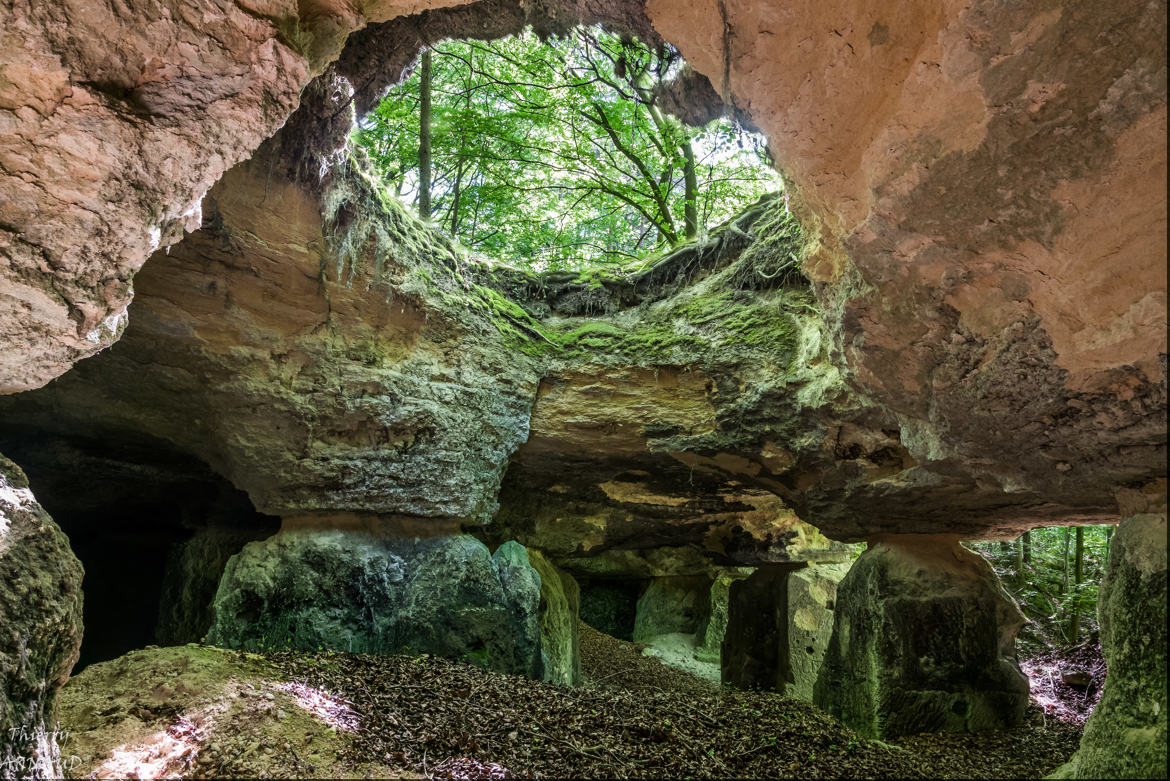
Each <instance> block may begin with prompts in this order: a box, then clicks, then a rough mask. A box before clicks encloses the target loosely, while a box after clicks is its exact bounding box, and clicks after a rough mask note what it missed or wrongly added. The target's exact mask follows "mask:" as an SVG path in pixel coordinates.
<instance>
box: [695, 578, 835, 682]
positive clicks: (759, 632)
mask: <svg viewBox="0 0 1170 781" xmlns="http://www.w3.org/2000/svg"><path fill="white" fill-rule="evenodd" d="M849 567H850V564H849V562H837V563H817V564H809V565H808V566H805V567H799V568H793V567H791V566H783V567H774V566H769V567H761V568H760V569H759V570H756V572H754V573H752V574H751V575H750V576H748V577H747V578H746V579H744V578H743V576H742V575H740V574H739V573H729V574H728V575H727V576H724V578H723V580H724V582H726V584H727V585H726V586H722V587H721V588H719V589H718V591H719V592H724V593H726V594H727V595H726V596H723V597H722V599H723V600H724V605H723V611H724V617H723V624H724V629H723V633H722V634H721V635H720V636H719V639H720V640H722V641H723V643H722V645H721V646H720V645H714V642H713V640H714V638H711V639H709V640H708V643H707V644H708V646H711V645H714V654H710V652H709V651H707V652H706V653H707V654H710V656H711V657H713V660H714V661H721V667H722V669H721V676H720V677H721V679H722V680H723V681H725V682H727V683H732V684H734V685H736V686H740V687H744V688H756V687H759V688H766V689H772V690H774V691H778V692H781V693H782V694H784V696H786V697H793V698H796V699H801V700H807V701H810V702H811V701H812V699H813V686H814V684H815V683H816V679H817V674H818V673H819V672H820V667H821V661H822V659H823V658H824V654H825V648H826V647H827V646H828V644H829V637H830V635H831V633H832V628H833V609H834V607H835V599H836V594H837V584H838V582H840V580H841V579H842V578H844V577H845V574H846V573H847V572H848V571H849ZM737 581H739V582H737ZM719 585H720V583H719V581H716V586H719ZM724 590H726V591H724ZM716 595H717V589H716V587H715V586H713V587H712V597H711V598H712V603H713V605H714V603H715V599H716ZM712 609H713V610H714V609H715V608H714V607H713V608H712ZM709 634H710V630H709ZM720 656H722V659H721V658H720Z"/></svg>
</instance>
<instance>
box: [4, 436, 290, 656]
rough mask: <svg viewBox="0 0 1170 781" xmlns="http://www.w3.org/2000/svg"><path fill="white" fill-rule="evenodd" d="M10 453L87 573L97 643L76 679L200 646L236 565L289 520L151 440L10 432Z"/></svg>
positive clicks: (90, 623) (85, 646)
mask: <svg viewBox="0 0 1170 781" xmlns="http://www.w3.org/2000/svg"><path fill="white" fill-rule="evenodd" d="M3 429H4V433H3V435H2V437H0V447H3V449H4V452H6V453H11V454H12V455H13V457H14V458H17V459H19V462H20V463H21V465H22V467H23V469H24V470H25V473H26V474H27V475H28V479H29V484H30V486H31V487H32V489H33V491H34V492H35V493H36V495H37V496H38V498H39V501H40V502H42V504H43V506H44V507H45V509H46V510H48V511H49V512H50V513H51V514H52V516H53V518H54V520H56V522H57V524H58V525H59V526H60V527H61V530H62V531H64V532H65V533H66V534H67V535H68V536H69V544H70V547H71V548H72V549H73V551H74V552H75V553H76V554H77V557H78V559H80V561H81V564H82V566H83V567H84V569H85V577H84V579H83V581H82V589H83V591H84V611H83V618H82V620H83V621H84V624H85V627H86V632H85V637H84V640H83V642H82V644H81V651H80V656H79V657H78V660H77V663H76V664H75V665H74V668H73V672H74V673H79V672H81V671H82V670H83V669H85V668H86V667H87V666H88V665H90V664H93V663H94V662H104V661H107V660H109V659H114V658H116V657H118V656H121V655H122V654H124V653H126V652H128V651H131V650H134V649H136V648H142V647H144V646H147V645H155V644H161V645H177V644H183V643H188V642H199V641H200V640H201V639H202V637H203V635H205V634H206V632H207V630H208V629H209V628H210V626H211V617H210V608H211V602H212V600H213V598H214V597H215V590H216V588H217V587H218V585H219V576H220V575H221V574H222V572H223V567H224V565H225V564H226V563H227V559H228V558H229V557H231V556H232V555H234V554H235V553H238V552H239V550H240V549H241V548H243V546H244V545H245V544H246V543H247V542H249V541H251V540H258V539H263V538H265V537H268V536H269V535H271V534H272V533H274V532H275V531H276V530H277V529H278V528H279V519H277V518H273V517H271V516H265V515H263V514H261V513H257V512H256V510H255V509H254V508H253V507H252V505H251V503H250V502H249V501H248V498H247V496H246V495H244V494H243V493H241V492H240V491H237V490H235V489H234V488H232V486H231V485H230V484H229V483H227V481H225V480H224V479H223V478H222V477H220V476H218V475H217V474H215V473H214V472H212V471H211V470H210V469H209V468H208V467H207V465H206V464H203V463H201V462H200V461H198V460H197V459H194V458H192V457H191V456H189V455H187V454H185V453H183V452H181V451H176V450H175V449H174V448H172V447H170V446H168V445H167V443H165V442H161V441H159V440H155V439H151V438H141V439H137V440H135V439H118V438H117V437H116V436H114V437H108V436H102V433H101V432H99V431H95V430H92V429H90V430H86V429H84V428H81V429H75V430H73V431H72V432H70V433H69V434H68V435H61V436H53V435H47V434H46V433H45V432H44V431H38V430H35V429H34V430H29V429H26V428H22V426H21V425H20V424H19V422H18V421H13V420H5V421H4V423H3Z"/></svg>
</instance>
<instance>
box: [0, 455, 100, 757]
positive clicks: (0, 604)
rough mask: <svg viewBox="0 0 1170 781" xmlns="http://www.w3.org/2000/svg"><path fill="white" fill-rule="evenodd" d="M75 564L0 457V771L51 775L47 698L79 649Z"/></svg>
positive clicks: (17, 474) (54, 746)
mask: <svg viewBox="0 0 1170 781" xmlns="http://www.w3.org/2000/svg"><path fill="white" fill-rule="evenodd" d="M82 574H83V573H82V569H81V562H79V561H78V560H77V558H76V557H75V556H74V555H73V552H72V551H71V550H69V540H68V538H66V537H65V535H64V534H63V533H62V532H61V530H60V529H59V528H57V524H55V523H53V519H52V518H50V517H49V514H48V513H46V512H45V511H44V510H43V509H41V506H40V505H39V504H37V501H36V499H35V498H34V497H33V494H32V491H31V490H29V487H28V479H27V478H26V477H25V476H24V473H23V472H22V471H21V470H20V467H18V466H16V464H14V463H12V462H11V461H9V460H8V459H7V458H4V456H2V455H0V769H2V771H0V772H3V775H4V776H5V777H15V778H26V777H27V778H34V777H42V778H43V777H59V776H61V775H62V771H61V768H60V766H59V765H56V764H55V763H54V759H59V753H55V752H59V751H60V743H59V742H57V741H54V740H53V739H51V738H46V730H48V731H50V732H51V731H52V730H53V729H54V723H53V713H54V703H53V698H54V696H55V695H56V692H57V689H58V688H60V687H61V685H62V684H64V683H65V680H66V679H67V678H68V677H69V671H70V670H71V669H72V668H73V663H74V662H76V661H77V656H78V653H79V651H80V649H81V578H82Z"/></svg>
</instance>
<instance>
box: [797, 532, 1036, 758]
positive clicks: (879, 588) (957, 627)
mask: <svg viewBox="0 0 1170 781" xmlns="http://www.w3.org/2000/svg"><path fill="white" fill-rule="evenodd" d="M1023 623H1024V616H1023V614H1021V613H1020V610H1019V608H1018V607H1017V606H1016V603H1015V602H1014V601H1013V600H1012V599H1011V597H1009V596H1008V595H1007V593H1006V592H1005V591H1004V590H1003V587H1002V586H1000V584H999V580H998V578H997V577H996V575H995V572H994V571H992V569H991V566H990V565H989V564H988V563H987V561H986V560H984V559H983V557H981V556H979V555H978V554H976V553H972V552H971V551H969V550H967V549H966V548H963V547H962V546H961V545H959V540H958V539H957V538H956V537H953V536H947V535H939V536H927V535H923V536H919V535H905V536H898V537H885V538H881V539H880V540H879V541H875V542H873V543H871V544H870V547H869V548H868V550H866V551H865V552H864V553H862V554H861V557H860V558H858V559H857V561H856V562H854V563H853V566H852V568H851V569H850V570H849V574H848V575H846V576H845V578H844V579H843V580H842V581H841V583H840V584H839V585H838V587H837V597H836V604H835V608H834V612H833V634H832V637H831V639H830V641H829V647H828V650H827V651H826V652H825V657H824V661H823V662H822V664H821V669H820V672H819V674H818V676H817V681H816V685H815V687H814V702H815V703H816V704H817V705H819V706H820V707H822V708H824V709H825V710H826V711H828V712H829V713H832V714H833V715H835V716H837V717H838V718H840V719H841V720H842V721H843V722H845V723H846V724H847V725H849V726H850V727H852V728H853V729H855V730H857V732H858V733H860V734H862V735H866V736H868V737H879V738H880V737H893V736H897V735H906V734H914V733H918V732H936V731H940V730H985V729H1003V728H1008V727H1011V726H1014V725H1017V724H1019V723H1020V721H1021V720H1022V719H1023V715H1024V706H1025V705H1026V704H1027V702H1028V681H1027V679H1026V678H1025V677H1024V674H1023V673H1022V672H1021V671H1020V667H1019V662H1018V660H1017V659H1016V650H1015V637H1016V632H1017V631H1019V628H1020V627H1021V626H1023Z"/></svg>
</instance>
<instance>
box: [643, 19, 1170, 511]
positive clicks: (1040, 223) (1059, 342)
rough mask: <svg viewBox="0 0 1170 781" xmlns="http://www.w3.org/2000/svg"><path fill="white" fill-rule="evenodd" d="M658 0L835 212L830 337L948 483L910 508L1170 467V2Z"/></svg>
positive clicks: (1140, 476) (814, 266)
mask: <svg viewBox="0 0 1170 781" xmlns="http://www.w3.org/2000/svg"><path fill="white" fill-rule="evenodd" d="M647 11H648V13H649V15H650V18H651V20H652V21H653V22H654V25H655V27H656V29H657V30H658V31H659V32H660V33H661V34H662V35H663V36H664V37H666V38H667V39H668V40H670V41H672V42H673V43H675V44H677V45H678V46H679V47H680V49H681V51H682V53H683V54H684V55H685V56H686V58H687V59H688V61H689V62H690V63H691V64H692V65H693V66H694V67H695V68H696V69H697V70H699V71H700V72H702V73H705V74H707V75H708V76H709V77H710V79H711V81H712V83H713V84H714V85H715V87H716V88H717V89H718V91H719V92H720V94H721V95H722V98H723V99H724V100H725V101H728V102H734V103H736V104H738V105H739V106H742V107H744V108H745V109H746V110H747V111H748V113H750V114H751V116H752V117H753V118H754V120H755V122H756V123H757V124H758V125H759V126H760V127H761V128H762V129H763V130H764V131H765V132H766V133H767V134H768V136H769V138H770V139H771V142H772V149H773V152H774V154H775V155H776V158H777V162H778V165H779V168H780V169H781V170H782V171H783V172H784V174H785V177H786V181H787V182H788V183H789V193H790V196H791V197H792V200H793V203H794V204H795V207H796V208H797V210H798V211H799V212H800V214H801V215H802V217H803V218H804V220H805V226H806V228H807V229H809V230H814V229H815V230H817V231H818V237H817V243H816V244H815V247H816V250H817V251H816V252H814V253H812V255H811V257H810V258H809V260H808V261H807V262H806V263H805V267H806V269H807V271H808V273H809V274H810V276H812V277H813V278H814V279H815V280H817V286H816V290H817V297H818V299H819V301H820V302H821V305H822V308H823V311H824V312H825V313H826V318H827V319H828V320H829V322H830V327H829V330H830V332H831V333H832V334H833V341H834V345H835V346H836V348H837V350H838V351H839V352H838V353H837V357H836V360H837V361H838V362H839V363H840V364H841V365H843V366H847V367H848V369H849V372H850V374H849V381H850V383H851V384H852V385H853V387H854V388H855V389H856V390H859V391H861V392H863V393H864V394H865V395H867V396H868V397H869V398H871V399H872V400H873V401H875V402H876V403H877V404H879V405H881V406H882V407H883V408H884V409H886V410H887V411H888V412H889V413H890V414H891V415H893V416H894V417H895V418H896V420H897V423H896V424H892V425H891V426H890V427H891V428H897V429H899V430H900V432H901V433H900V436H899V439H900V441H901V443H902V444H903V445H904V446H905V447H906V449H907V450H908V451H909V456H910V457H911V458H912V459H913V460H914V461H915V462H917V463H918V464H919V465H920V466H921V467H922V469H921V470H919V474H918V478H919V479H924V480H930V481H931V482H933V484H934V489H935V490H934V493H933V495H932V496H931V498H930V499H929V500H928V501H927V502H925V503H923V504H922V505H920V506H919V507H918V508H917V509H916V511H915V513H914V515H915V516H916V518H915V520H914V521H910V519H909V518H907V521H908V522H912V523H917V524H920V525H921V524H923V523H925V522H926V519H927V518H931V519H937V522H938V525H939V526H942V525H945V524H947V523H950V524H953V525H959V524H960V523H961V522H963V521H965V520H967V519H968V517H969V518H970V522H971V523H972V524H978V523H982V524H983V525H984V526H985V527H987V528H995V527H997V526H999V525H1001V524H1003V523H1004V522H1005V521H1010V516H1011V515H1013V514H1015V513H1016V512H1019V511H1020V509H1021V508H1025V507H1026V508H1028V511H1029V512H1033V513H1035V517H1040V516H1045V517H1053V518H1056V517H1059V516H1061V515H1063V516H1064V517H1065V518H1066V519H1073V518H1077V517H1085V516H1098V517H1106V516H1112V517H1116V506H1115V504H1114V502H1113V499H1112V492H1113V489H1114V488H1115V487H1116V486H1118V485H1121V484H1123V483H1129V482H1136V483H1141V482H1145V481H1146V480H1148V479H1152V478H1154V477H1157V476H1161V475H1162V474H1164V471H1165V465H1164V462H1165V442H1166V430H1165V419H1164V415H1165V409H1166V352H1167V350H1166V333H1167V331H1166V270H1165V262H1164V261H1165V253H1166V250H1165V247H1166V243H1165V242H1166V145H1165V144H1164V143H1162V141H1163V140H1164V138H1165V135H1166V59H1165V48H1166V14H1165V5H1164V4H1162V3H1155V4H1149V3H1144V2H1138V1H1137V0H1135V1H1134V2H1126V3H1122V4H1120V5H1112V6H1108V7H1106V6H1098V7H1094V8H1075V9H1074V8H1070V7H1064V6H1056V5H1031V6H1027V7H1025V6H1019V7H1016V8H1013V9H1011V10H1010V11H1008V10H1006V9H1003V8H1002V7H1000V6H998V5H994V4H991V3H975V4H970V3H958V2H954V3H943V4H937V3H911V4H900V5H899V6H897V7H896V8H893V7H888V6H885V5H874V6H871V7H867V8H864V9H863V8H860V7H858V6H855V5H852V4H817V3H798V4H795V5H793V4H779V3H770V2H764V3H760V2H754V1H752V2H748V1H747V0H740V1H735V0H731V1H729V2H697V3H691V2H679V1H678V0H651V1H650V2H649V3H648V4H647ZM906 477H908V475H907V476H903V477H902V478H896V479H901V480H904V479H905V478H906ZM964 485H966V487H964ZM988 489H991V490H988ZM996 495H997V496H998V499H994V498H993V497H994V496H996ZM888 498H889V494H887V493H886V492H885V491H883V490H881V489H877V488H876V486H875V490H874V491H873V494H872V496H871V500H872V501H871V502H870V503H869V504H868V507H867V512H868V515H869V516H870V517H869V518H867V523H877V524H879V525H880V524H882V523H883V522H884V521H883V520H882V519H892V518H895V517H897V516H900V515H901V514H902V512H901V510H900V509H898V508H895V507H891V506H890V505H888V504H887V499H888ZM809 509H810V511H811V514H810V515H809V520H811V521H813V522H814V523H817V524H818V525H821V527H822V528H825V527H829V526H832V525H833V524H832V523H830V521H829V520H828V519H827V516H831V517H840V516H844V515H846V514H848V512H849V511H848V509H847V503H842V502H841V501H840V496H838V495H834V494H832V493H828V492H826V493H825V494H821V495H819V496H813V497H810V500H809ZM947 519H949V520H947ZM920 530H922V531H925V529H924V528H920ZM890 531H893V529H890ZM961 533H962V532H961Z"/></svg>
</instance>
